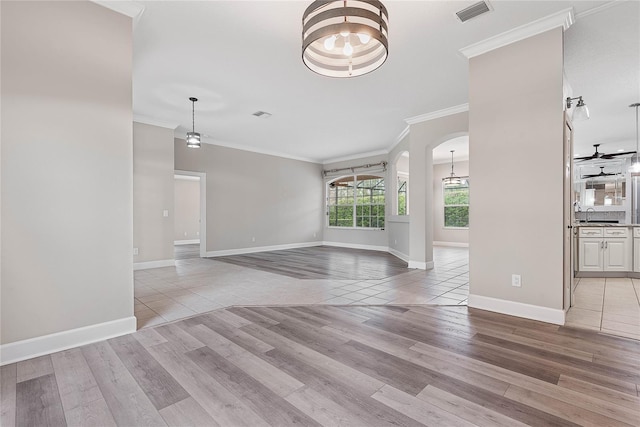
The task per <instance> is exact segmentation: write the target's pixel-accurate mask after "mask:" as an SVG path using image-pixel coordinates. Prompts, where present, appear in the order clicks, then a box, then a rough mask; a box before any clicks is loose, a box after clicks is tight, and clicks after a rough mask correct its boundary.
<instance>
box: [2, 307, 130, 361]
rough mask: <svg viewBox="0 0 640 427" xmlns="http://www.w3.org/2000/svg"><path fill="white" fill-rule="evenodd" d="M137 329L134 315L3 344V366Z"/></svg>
mask: <svg viewBox="0 0 640 427" xmlns="http://www.w3.org/2000/svg"><path fill="white" fill-rule="evenodd" d="M135 331H136V318H135V317H134V316H131V317H124V318H122V319H117V320H112V321H109V322H104V323H97V324H95V325H90V326H83V327H82V328H77V329H70V330H68V331H63V332H56V333H54V334H49V335H44V336H41V337H36V338H29V339H27V340H22V341H16V342H12V343H8V344H3V345H0V365H6V364H9V363H15V362H19V361H21V360H26V359H31V358H33V357H38V356H43V355H45V354H51V353H55V352H57V351H62V350H66V349H69V348H73V347H79V346H82V345H86V344H91V343H93V342H96V341H102V340H106V339H109V338H114V337H119V336H121V335H126V334H130V333H133V332H135Z"/></svg>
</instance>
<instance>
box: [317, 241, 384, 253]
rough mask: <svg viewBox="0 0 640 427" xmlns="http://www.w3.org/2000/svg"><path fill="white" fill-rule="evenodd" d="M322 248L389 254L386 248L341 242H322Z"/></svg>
mask: <svg viewBox="0 0 640 427" xmlns="http://www.w3.org/2000/svg"><path fill="white" fill-rule="evenodd" d="M322 245H323V246H334V247H338V248H349V249H364V250H367V251H381V252H389V247H388V246H375V245H361V244H358V243H343V242H326V241H325V242H322Z"/></svg>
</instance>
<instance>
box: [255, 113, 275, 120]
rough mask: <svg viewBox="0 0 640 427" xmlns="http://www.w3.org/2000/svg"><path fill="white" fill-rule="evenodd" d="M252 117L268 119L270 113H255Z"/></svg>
mask: <svg viewBox="0 0 640 427" xmlns="http://www.w3.org/2000/svg"><path fill="white" fill-rule="evenodd" d="M253 115H254V116H256V117H260V118H262V119H268V118H269V117H271V113H267V112H266V111H256V112H255V113H253Z"/></svg>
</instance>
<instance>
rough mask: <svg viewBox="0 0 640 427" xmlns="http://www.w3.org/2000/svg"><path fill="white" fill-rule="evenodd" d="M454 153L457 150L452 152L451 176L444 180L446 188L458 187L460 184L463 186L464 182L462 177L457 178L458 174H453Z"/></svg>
mask: <svg viewBox="0 0 640 427" xmlns="http://www.w3.org/2000/svg"><path fill="white" fill-rule="evenodd" d="M454 151H455V150H451V175H450V176H448V177H446V178H444V179H443V180H442V181H444V186H445V187H457V186H459V185H460V184H462V180H461V179H460V177H458V176H456V174H455V173H453V152H454Z"/></svg>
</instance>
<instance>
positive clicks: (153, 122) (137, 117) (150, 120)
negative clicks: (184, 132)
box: [133, 114, 180, 130]
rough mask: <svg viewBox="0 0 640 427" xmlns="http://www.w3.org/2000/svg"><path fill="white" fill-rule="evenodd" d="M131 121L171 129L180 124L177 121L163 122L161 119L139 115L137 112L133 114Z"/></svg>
mask: <svg viewBox="0 0 640 427" xmlns="http://www.w3.org/2000/svg"><path fill="white" fill-rule="evenodd" d="M133 121H134V122H136V123H141V124H143V125H150V126H158V127H161V128H167V129H171V130H176V128H177V127H178V126H180V125H179V124H177V123H170V122H164V121H162V120H156V119H153V118H151V117H146V116H141V115H139V114H134V115H133Z"/></svg>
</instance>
